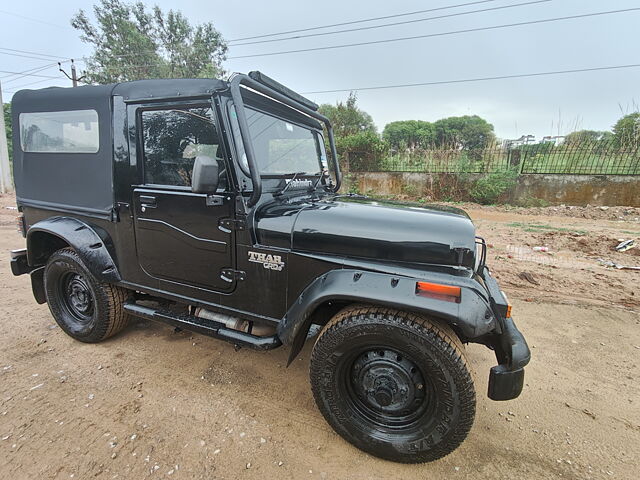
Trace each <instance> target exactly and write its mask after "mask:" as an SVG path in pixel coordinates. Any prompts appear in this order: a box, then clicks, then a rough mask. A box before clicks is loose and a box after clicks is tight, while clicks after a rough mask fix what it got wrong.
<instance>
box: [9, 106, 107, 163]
mask: <svg viewBox="0 0 640 480" xmlns="http://www.w3.org/2000/svg"><path fill="white" fill-rule="evenodd" d="M99 137H100V136H99V132H98V112H96V111H95V110H67V111H58V112H32V113H21V114H20V144H21V147H22V151H23V152H36V153H37V152H43V153H97V152H98V149H99V148H100V138H99Z"/></svg>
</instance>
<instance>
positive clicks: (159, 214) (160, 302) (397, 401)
mask: <svg viewBox="0 0 640 480" xmlns="http://www.w3.org/2000/svg"><path fill="white" fill-rule="evenodd" d="M12 112H13V125H14V129H13V145H14V150H13V151H14V176H15V186H16V192H17V204H18V209H19V213H20V216H19V219H18V222H19V229H20V231H21V232H22V234H23V236H24V237H25V238H26V248H24V249H20V250H14V251H12V252H11V268H12V271H13V273H14V274H15V275H23V274H29V275H30V277H31V285H32V290H33V295H34V297H35V300H36V301H37V302H38V303H45V302H46V303H47V304H48V306H49V309H50V311H51V314H52V316H53V317H54V318H55V320H56V322H57V323H58V325H59V326H60V327H61V328H62V330H64V331H65V332H66V333H67V334H68V335H69V336H71V337H73V338H74V339H76V340H79V341H82V342H100V341H102V340H104V339H106V338H108V337H110V336H112V335H114V334H116V333H117V332H119V331H120V330H122V329H123V328H124V327H125V325H126V324H127V320H128V319H129V318H130V317H141V318H143V319H151V320H158V321H161V322H165V323H167V324H169V325H172V326H174V327H178V328H180V329H187V330H190V331H194V332H198V333H200V334H203V335H209V336H212V337H216V338H219V339H222V340H227V341H229V342H231V343H233V344H235V345H236V346H238V347H240V346H244V347H250V348H254V349H257V350H270V349H273V348H277V347H279V346H281V345H286V346H288V348H289V351H290V353H289V363H291V361H293V360H294V359H295V358H296V356H297V355H298V354H299V352H300V350H301V349H302V347H303V345H304V344H305V341H306V340H307V339H308V338H312V337H314V334H316V333H317V332H318V331H319V333H317V338H316V339H315V344H314V346H313V350H312V353H311V360H310V369H309V376H310V382H311V389H312V391H313V396H314V398H315V401H316V403H317V405H318V408H319V409H320V411H321V412H322V414H323V415H324V417H325V418H326V420H327V421H328V422H329V423H330V424H331V426H332V427H333V428H334V429H335V431H336V432H337V433H338V434H340V435H341V436H342V437H343V438H344V439H346V440H347V441H348V442H350V443H352V444H353V445H355V446H356V447H358V448H360V449H362V450H364V451H366V452H368V453H370V454H372V455H375V456H378V457H381V458H385V459H389V460H393V461H397V462H406V463H417V462H426V461H431V460H435V459H438V458H440V457H443V456H444V455H447V454H448V453H450V452H451V451H453V450H454V449H455V448H457V447H458V446H459V445H460V444H461V443H462V441H463V440H464V438H465V437H466V436H467V434H468V432H469V430H470V429H471V426H472V423H473V419H474V415H475V405H476V393H475V388H474V383H473V379H472V375H471V373H470V369H469V365H468V363H467V360H466V358H465V351H464V344H465V343H469V342H473V343H481V344H483V345H486V346H487V347H488V348H490V349H492V350H493V351H494V352H495V356H496V359H497V365H496V366H494V367H492V368H491V370H490V372H489V382H488V396H489V398H491V399H493V400H509V399H513V398H515V397H517V396H518V395H519V394H520V392H521V390H522V387H523V379H524V369H523V367H524V366H525V365H526V364H527V363H528V362H529V357H530V352H529V348H528V347H527V344H526V342H525V340H524V338H523V336H522V334H521V333H520V332H519V331H518V329H517V328H516V326H515V324H514V321H513V319H512V317H511V307H510V305H509V304H508V302H507V299H506V297H505V295H504V294H503V293H502V292H501V291H500V288H499V287H498V284H497V283H496V281H495V280H494V278H493V277H492V276H491V274H490V272H489V268H488V267H487V266H486V265H485V258H486V245H485V243H484V241H483V240H482V239H480V238H478V237H476V236H475V228H474V225H473V223H472V222H471V220H470V219H469V217H468V216H467V214H466V213H465V212H464V211H462V210H458V209H455V208H446V207H438V206H424V205H411V204H400V203H391V202H383V201H378V200H374V199H369V198H367V197H363V196H357V195H345V194H340V193H338V192H339V189H340V183H341V173H340V166H339V164H338V161H337V158H338V157H337V154H336V149H335V144H334V139H333V132H332V128H331V124H330V122H329V120H328V119H327V118H326V117H324V116H323V115H321V114H320V113H319V112H318V106H317V105H316V104H314V103H313V102H311V101H310V100H308V99H306V98H304V97H302V96H301V95H299V94H298V93H296V92H294V91H292V90H290V89H289V88H287V87H285V86H283V85H281V84H280V83H278V82H276V81H274V80H273V79H271V78H269V77H267V76H266V75H264V74H262V73H260V72H251V73H249V74H248V75H244V74H235V75H233V76H232V77H231V78H230V79H229V80H228V81H223V80H214V79H179V80H141V81H135V82H128V83H119V84H112V85H99V86H82V87H77V88H57V87H56V88H45V89H40V90H22V91H20V92H18V93H16V94H15V95H14V97H13V102H12ZM325 145H328V148H327V147H325ZM325 148H327V149H328V150H329V153H327V152H326V150H325ZM156 360H157V359H156Z"/></svg>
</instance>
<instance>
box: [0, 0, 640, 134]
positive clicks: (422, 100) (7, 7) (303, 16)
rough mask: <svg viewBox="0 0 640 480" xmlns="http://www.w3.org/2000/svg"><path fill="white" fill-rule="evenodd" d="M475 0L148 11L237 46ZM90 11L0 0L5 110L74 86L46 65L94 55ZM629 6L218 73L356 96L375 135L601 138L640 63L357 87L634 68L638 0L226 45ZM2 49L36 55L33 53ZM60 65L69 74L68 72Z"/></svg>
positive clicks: (401, 33)
mask: <svg viewBox="0 0 640 480" xmlns="http://www.w3.org/2000/svg"><path fill="white" fill-rule="evenodd" d="M471 1H473V0H434V1H418V0H398V1H395V2H376V1H373V0H368V1H363V0H357V1H353V0H352V1H350V2H346V1H337V0H324V1H322V2H316V3H312V2H301V1H299V0H296V1H294V0H280V1H275V0H272V1H269V2H267V1H264V0H243V1H241V2H238V1H232V2H222V1H217V0H216V1H212V0H209V1H206V0H182V1H181V2H170V1H166V0H158V1H155V2H147V1H145V2H144V3H145V4H148V5H150V6H151V5H154V4H158V5H159V6H160V7H161V8H163V9H165V10H168V9H171V8H174V9H176V8H178V9H179V10H181V11H182V13H184V14H185V15H186V16H187V17H188V18H189V19H190V20H191V21H192V22H193V23H200V22H206V21H210V22H212V23H213V24H214V26H215V27H216V28H217V29H218V30H219V31H220V32H221V33H222V35H223V36H224V37H225V38H226V39H227V40H233V39H239V38H244V37H248V36H254V35H262V34H269V33H274V32H282V31H289V30H295V29H302V28H310V27H316V26H323V25H328V24H336V23H342V22H352V21H357V20H362V19H369V18H372V17H381V16H388V15H398V14H404V13H410V12H415V11H417V10H425V9H431V8H439V7H447V6H452V5H459V4H462V3H468V2H471ZM532 1H533V0H494V1H487V2H484V3H480V4H475V5H467V6H463V7H456V8H451V9H445V10H439V11H434V12H430V13H422V14H416V15H406V16H401V17H395V18H389V19H385V20H378V21H374V22H365V23H358V24H353V25H347V26H343V27H334V28H331V29H322V30H313V31H310V32H307V33H323V32H329V31H334V30H337V29H348V28H357V27H364V26H373V25H382V24H385V23H392V22H402V21H408V20H420V19H425V18H430V17H434V16H441V15H448V14H453V13H461V12H466V11H473V10H481V9H487V8H495V7H503V6H507V5H519V4H522V3H529V2H532ZM93 3H94V2H93V1H84V0H77V1H74V2H52V1H50V0H46V1H41V0H24V1H22V2H20V3H18V2H3V3H2V4H1V5H0V82H1V83H2V89H3V99H4V101H5V102H6V101H8V100H9V99H10V98H11V95H12V94H13V93H14V92H15V91H17V90H20V89H21V88H23V87H25V88H42V87H46V86H53V85H57V86H69V85H70V82H69V81H68V80H67V79H66V78H65V77H64V76H63V75H62V74H61V73H60V72H58V71H57V65H55V62H56V61H58V60H68V59H70V58H75V59H80V60H79V62H78V67H79V68H80V69H82V66H83V63H82V60H81V59H82V57H86V56H88V55H90V54H91V52H92V49H91V46H90V45H88V44H85V43H82V42H81V41H80V39H79V34H78V32H77V31H75V30H74V29H73V28H72V27H71V26H70V23H69V20H70V18H71V17H72V15H73V14H74V13H76V11H77V10H78V9H79V8H82V9H85V10H86V11H87V12H89V13H90V14H91V10H92V5H93ZM629 8H638V10H635V11H629V12H623V13H616V14H609V15H602V16H592V17H583V18H577V19H568V20H563V21H555V22H548V23H537V24H530V25H521V26H514V27H509V28H499V29H492V30H485V31H475V32H466V33H458V34H448V35H439V36H432V37H428V38H418V39H412V40H404V41H395V42H388V43H378V44H370V45H363V46H355V47H348V48H335V49H325V50H320V51H310V52H300V53H290V54H283V55H267V56H258V57H252V58H235V59H234V58H229V59H228V60H227V61H226V62H225V63H224V65H223V66H224V68H225V69H226V70H227V71H228V72H248V71H250V70H260V71H262V72H264V73H266V74H267V75H269V76H271V77H273V78H275V79H277V80H278V81H280V82H281V83H284V84H285V85H287V86H289V87H290V88H293V89H294V90H296V91H298V92H317V91H325V90H336V89H338V90H347V91H342V92H334V93H310V94H308V95H307V96H308V97H309V98H311V99H312V100H314V101H316V102H318V103H335V102H337V101H340V100H344V99H346V97H347V96H348V90H350V89H352V90H354V91H356V92H357V95H358V104H359V106H360V107H361V108H362V109H364V110H365V111H367V112H368V113H369V114H371V116H372V117H373V119H374V122H375V123H376V126H377V127H378V129H379V130H380V131H382V129H383V128H384V126H385V125H386V124H387V123H389V122H392V121H396V120H409V119H416V120H427V121H435V120H438V119H440V118H444V117H449V116H459V115H479V116H481V117H483V118H485V119H486V120H487V121H489V122H490V123H491V124H493V125H494V127H495V132H496V135H497V136H498V137H499V138H502V139H513V138H517V137H519V136H521V135H529V134H530V135H535V136H536V137H537V138H538V139H540V138H542V137H543V136H545V135H559V134H560V135H562V134H565V133H568V132H570V131H573V130H576V129H592V130H608V129H611V127H612V126H613V124H614V123H615V122H616V120H617V119H618V118H620V117H621V116H622V115H624V114H626V113H631V112H633V111H636V110H637V109H638V107H637V105H638V104H640V67H635V68H625V69H617V70H604V71H592V72H584V73H572V74H563V75H549V76H536V77H529V78H510V79H502V80H493V81H480V82H462V83H453V84H444V85H428V86H415V87H406V88H389V89H377V90H362V91H358V89H359V88H364V87H377V86H389V85H398V84H411V83H425V82H440V81H453V80H462V79H470V78H481V77H496V76H504V75H518V74H528V73H538V72H550V71H559V70H575V69H585V68H597V67H609V66H619V65H630V64H640V55H639V53H638V26H639V25H640V2H639V1H638V0H609V1H606V2H605V1H602V0H549V1H544V2H537V3H530V4H528V5H523V6H516V7H510V8H503V9H498V10H492V11H485V12H479V13H473V14H468V15H457V16H453V17H449V18H440V19H432V20H426V21H416V22H413V23H409V24H403V25H395V26H386V27H383V28H374V29H368V30H360V31H354V32H346V33H339V34H332V35H322V36H316V37H308V38H296V39H292V40H286V41H277V42H270V43H262V44H257V45H245V46H236V47H231V48H230V49H229V53H228V56H229V57H234V56H242V55H253V54H264V53H271V52H278V51H288V50H298V49H306V48H315V47H324V46H334V45H341V44H348V43H360V42H371V41H379V40H386V39H394V38H399V37H410V36H420V35H432V34H438V33H445V32H452V31H458V30H466V29H475V28H479V27H488V26H497V25H505V24H512V23H520V22H528V21H533V20H543V19H550V18H558V17H566V16H573V15H582V14H588V13H594V12H604V11H611V10H622V9H629ZM271 38H277V37H271ZM6 49H14V50H22V51H28V52H37V53H38V55H33V54H27V53H20V52H15V51H10V50H6ZM7 53H13V55H8V54H7ZM17 55H24V56H17ZM26 56H32V57H34V56H35V57H38V58H26ZM48 64H50V66H49V67H48V68H47V69H45V70H42V71H41V72H38V75H46V76H52V77H57V78H43V77H35V76H28V77H22V78H16V77H15V76H9V75H10V73H6V72H22V71H24V70H27V69H31V68H35V67H40V66H45V65H48ZM64 66H65V67H66V68H67V70H68V66H69V64H68V63H65V64H64ZM3 77H4V78H3ZM34 82H36V83H34ZM28 84H31V85H28Z"/></svg>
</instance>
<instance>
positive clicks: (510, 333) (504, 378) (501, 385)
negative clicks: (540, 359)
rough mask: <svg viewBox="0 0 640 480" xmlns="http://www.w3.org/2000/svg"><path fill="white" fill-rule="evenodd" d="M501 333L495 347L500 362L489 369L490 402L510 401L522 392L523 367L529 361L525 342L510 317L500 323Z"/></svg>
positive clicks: (529, 355)
mask: <svg viewBox="0 0 640 480" xmlns="http://www.w3.org/2000/svg"><path fill="white" fill-rule="evenodd" d="M502 326H503V331H502V334H501V335H499V336H498V339H497V340H498V345H496V346H495V351H496V358H497V359H498V362H500V363H499V364H498V365H496V366H495V367H491V371H490V373H489V392H488V396H489V398H490V399H491V400H511V399H513V398H516V397H517V396H518V395H520V392H522V387H523V386H524V367H525V365H527V364H528V363H529V360H530V359H531V352H530V351H529V346H528V345H527V341H526V340H525V339H524V337H523V336H522V333H520V330H518V329H517V327H516V324H515V323H514V322H513V319H512V318H511V317H509V318H505V319H503V321H502Z"/></svg>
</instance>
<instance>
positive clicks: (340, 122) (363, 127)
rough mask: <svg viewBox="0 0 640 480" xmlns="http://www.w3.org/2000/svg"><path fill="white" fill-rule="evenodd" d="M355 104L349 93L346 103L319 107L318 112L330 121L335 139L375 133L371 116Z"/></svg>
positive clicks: (355, 101) (352, 95)
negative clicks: (363, 133)
mask: <svg viewBox="0 0 640 480" xmlns="http://www.w3.org/2000/svg"><path fill="white" fill-rule="evenodd" d="M356 103H357V96H356V94H355V93H354V92H351V93H350V94H349V98H348V99H347V101H346V102H337V103H336V104H335V105H330V104H328V103H325V104H323V105H320V108H319V110H318V111H319V112H320V113H321V114H322V115H324V116H325V117H327V118H328V119H329V120H331V125H332V126H333V132H334V134H335V136H336V138H338V137H347V136H349V135H356V134H358V133H362V132H373V133H376V126H375V125H374V124H373V119H372V118H371V115H369V114H368V113H367V112H365V111H363V110H361V109H360V108H358V106H357V105H356Z"/></svg>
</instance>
